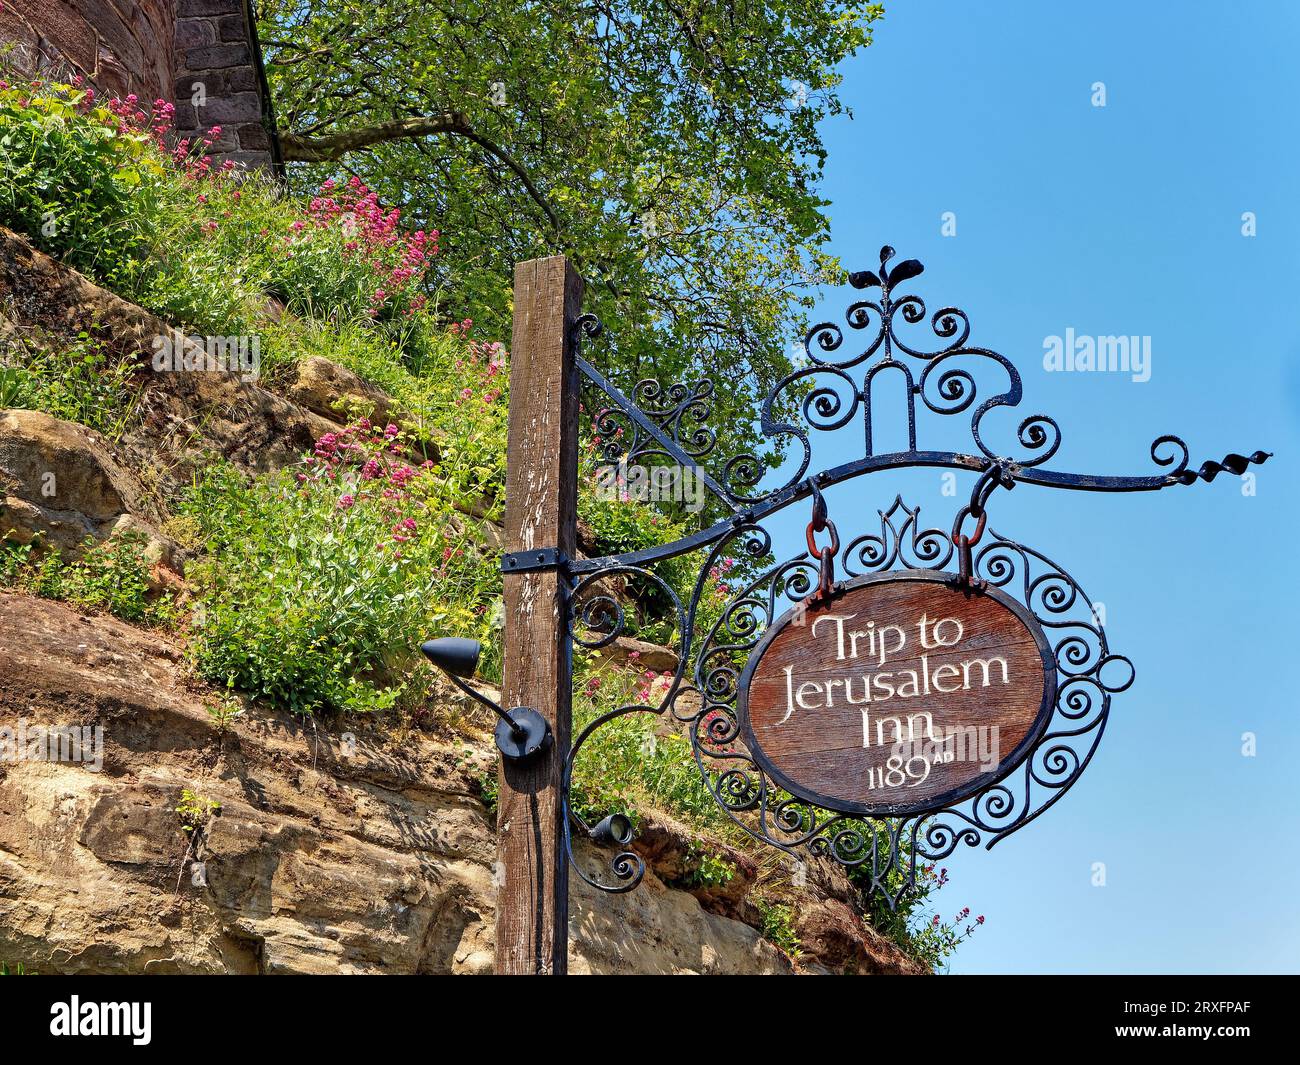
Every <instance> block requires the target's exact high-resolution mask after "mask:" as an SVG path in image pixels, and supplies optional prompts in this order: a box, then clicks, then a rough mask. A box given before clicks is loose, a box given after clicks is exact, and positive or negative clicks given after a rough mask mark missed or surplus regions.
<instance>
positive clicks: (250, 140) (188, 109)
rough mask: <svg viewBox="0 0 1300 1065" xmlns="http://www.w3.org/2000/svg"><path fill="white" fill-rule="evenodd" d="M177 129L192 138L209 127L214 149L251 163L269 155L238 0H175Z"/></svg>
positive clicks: (258, 88) (261, 162)
mask: <svg viewBox="0 0 1300 1065" xmlns="http://www.w3.org/2000/svg"><path fill="white" fill-rule="evenodd" d="M176 16H177V17H176V31H175V41H176V45H175V48H176V82H175V95H174V97H173V99H174V100H175V102H176V129H177V132H178V134H179V135H180V136H183V137H194V136H196V135H198V134H202V133H206V132H207V131H208V130H209V129H211V128H212V127H213V126H220V127H221V136H220V137H219V138H218V139H217V141H216V142H215V143H214V144H213V146H212V150H213V152H214V154H218V155H219V157H221V158H227V159H234V160H236V161H237V162H242V163H246V164H248V165H251V166H256V165H265V164H267V163H269V162H270V160H271V139H270V137H269V135H268V134H267V131H266V128H265V127H264V126H263V125H262V94H261V85H260V81H259V78H258V74H257V67H256V66H255V57H254V54H253V35H252V32H251V30H250V27H249V25H248V22H247V18H246V15H245V6H244V3H243V0H176Z"/></svg>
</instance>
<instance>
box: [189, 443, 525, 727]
mask: <svg viewBox="0 0 1300 1065" xmlns="http://www.w3.org/2000/svg"><path fill="white" fill-rule="evenodd" d="M407 450H408V445H407V442H406V441H405V440H404V439H403V438H402V436H401V434H400V431H399V430H398V429H397V427H396V426H389V427H388V428H387V429H385V430H380V429H378V428H375V427H372V426H370V425H369V424H368V423H359V424H358V425H355V426H351V427H349V428H348V429H346V430H345V431H343V432H341V433H330V434H327V435H326V436H325V437H322V438H321V440H320V441H318V443H317V446H316V450H315V453H314V455H313V457H312V459H311V461H310V462H309V463H308V464H307V465H306V466H304V467H303V468H302V470H300V471H299V472H297V473H296V474H293V473H289V472H285V473H281V474H278V475H274V476H271V477H267V478H262V479H259V480H256V481H253V482H251V483H248V482H245V481H244V479H243V477H242V476H241V475H240V474H239V473H238V471H236V470H234V469H233V468H231V467H229V466H224V465H221V464H216V465H213V466H212V467H211V468H209V469H208V470H206V471H205V472H204V473H203V474H202V475H201V476H200V478H199V479H198V480H197V481H196V482H195V485H194V487H193V489H192V490H191V492H190V493H189V496H188V498H187V500H186V501H185V503H184V504H183V507H182V510H183V512H184V513H185V514H187V515H188V516H189V517H191V518H193V519H194V520H196V521H197V522H198V523H199V525H200V527H201V529H202V534H201V539H202V544H203V547H204V548H205V549H206V550H207V557H206V558H205V559H204V560H202V561H200V562H198V563H195V564H193V565H192V566H191V567H190V569H189V571H188V573H189V576H190V577H191V578H192V579H193V580H194V581H195V583H196V585H197V587H198V589H199V595H200V608H199V610H198V612H197V615H196V617H195V621H194V634H195V640H194V654H195V659H196V663H197V666H198V669H199V671H200V672H201V673H202V674H203V675H204V676H206V677H209V678H211V679H213V680H215V681H217V682H219V683H221V684H223V685H229V686H231V687H233V688H237V689H239V690H241V691H246V692H249V693H251V694H253V695H256V696H258V697H260V698H263V699H266V700H268V701H270V702H271V703H273V704H275V705H277V706H282V707H284V708H286V709H288V710H291V711H293V712H297V713H317V712H335V711H341V710H349V711H357V712H373V711H378V710H385V709H388V708H391V707H394V706H399V705H400V706H405V707H408V708H410V707H413V706H415V705H418V703H419V702H421V701H422V700H423V699H424V697H425V695H426V692H425V685H426V684H427V682H428V674H427V671H423V670H421V671H419V672H417V671H416V669H415V667H416V665H417V664H418V663H417V659H416V656H415V654H414V648H415V646H416V645H417V644H418V642H419V639H420V637H422V636H423V635H425V634H430V635H432V634H437V633H438V632H439V631H444V632H448V631H449V632H455V633H457V634H458V635H471V634H478V635H481V636H484V637H490V636H491V633H492V629H493V624H494V614H493V610H492V607H493V604H494V602H495V601H496V599H497V598H498V596H499V594H500V584H499V582H500V577H499V574H498V573H497V571H496V556H495V555H494V553H493V552H491V551H489V550H487V549H486V547H485V546H484V545H483V544H482V543H481V542H480V540H479V538H478V536H477V535H476V531H475V529H474V528H473V526H472V524H471V523H470V522H468V521H467V520H465V519H464V517H463V516H462V515H460V514H459V513H458V512H457V511H456V509H455V507H454V506H453V505H452V504H453V500H451V499H449V498H448V496H447V489H446V486H445V484H444V482H443V481H442V480H441V479H440V478H439V477H438V476H437V475H436V473H435V468H434V466H433V465H432V463H426V464H423V465H412V464H411V463H410V462H409V461H408V459H407Z"/></svg>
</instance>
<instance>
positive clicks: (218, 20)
mask: <svg viewBox="0 0 1300 1065" xmlns="http://www.w3.org/2000/svg"><path fill="white" fill-rule="evenodd" d="M254 41H255V37H254V34H253V31H252V28H251V27H250V26H249V24H248V20H247V15H246V8H245V4H244V0H3V5H2V6H0V52H3V61H4V62H5V64H6V65H7V66H9V67H10V68H11V69H14V70H15V71H16V72H18V73H20V74H25V75H32V76H38V75H43V76H66V75H70V74H72V73H80V74H82V75H84V76H85V77H86V78H87V79H89V80H90V81H91V82H92V83H94V84H95V85H96V86H97V87H98V88H100V89H101V90H102V91H103V92H105V93H109V94H112V95H116V96H125V95H127V94H128V93H135V94H136V95H137V96H138V97H139V98H140V100H141V101H142V102H152V101H153V100H156V99H158V98H159V97H161V98H162V99H164V100H167V101H169V102H171V103H174V104H175V105H176V132H177V136H178V137H189V138H191V139H193V138H194V137H196V136H199V135H203V134H206V133H207V131H208V130H210V129H211V128H212V127H213V126H220V127H221V135H220V137H219V138H218V139H217V140H216V142H215V143H214V144H213V146H212V154H213V155H214V156H215V157H216V158H217V159H234V160H235V161H237V162H240V163H243V164H245V165H248V166H269V165H270V164H271V162H272V159H273V146H272V141H271V136H270V134H269V133H268V130H267V127H266V126H265V125H264V124H263V122H262V81H261V77H260V76H259V72H258V66H257V63H258V57H257V54H256V47H255V44H254Z"/></svg>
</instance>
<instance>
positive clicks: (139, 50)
mask: <svg viewBox="0 0 1300 1065" xmlns="http://www.w3.org/2000/svg"><path fill="white" fill-rule="evenodd" d="M175 9H176V0H5V3H4V9H3V11H0V48H3V49H5V55H4V59H5V62H6V65H7V66H10V67H11V68H12V69H14V70H16V71H17V72H19V73H22V74H30V75H32V76H37V75H51V76H57V75H63V74H72V73H78V74H81V75H83V76H84V77H86V78H88V79H89V80H91V81H92V82H94V84H95V85H97V86H99V87H100V88H102V89H103V90H104V91H105V92H109V93H112V94H114V95H117V96H125V95H127V94H128V93H135V94H136V95H137V96H139V97H140V99H142V100H150V101H152V100H156V99H157V98H158V97H160V96H161V97H163V98H164V99H170V98H171V86H172V82H173V81H174V79H175V68H174V66H173V43H172V26H173V24H174V23H175V19H176V10H175Z"/></svg>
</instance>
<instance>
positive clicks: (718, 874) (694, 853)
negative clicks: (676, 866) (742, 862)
mask: <svg viewBox="0 0 1300 1065" xmlns="http://www.w3.org/2000/svg"><path fill="white" fill-rule="evenodd" d="M687 860H688V861H689V862H690V864H691V872H690V875H689V876H687V878H686V884H687V886H688V887H725V886H726V885H727V884H729V883H731V881H732V880H733V879H734V878H735V876H736V867H735V866H734V865H732V864H731V863H730V862H729V861H727V860H726V859H725V858H722V857H720V856H719V855H717V854H714V853H713V852H712V851H709V850H705V849H704V848H703V847H702V846H700V845H699V844H693V845H692V846H691V848H690V851H689V853H688V855H687Z"/></svg>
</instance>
